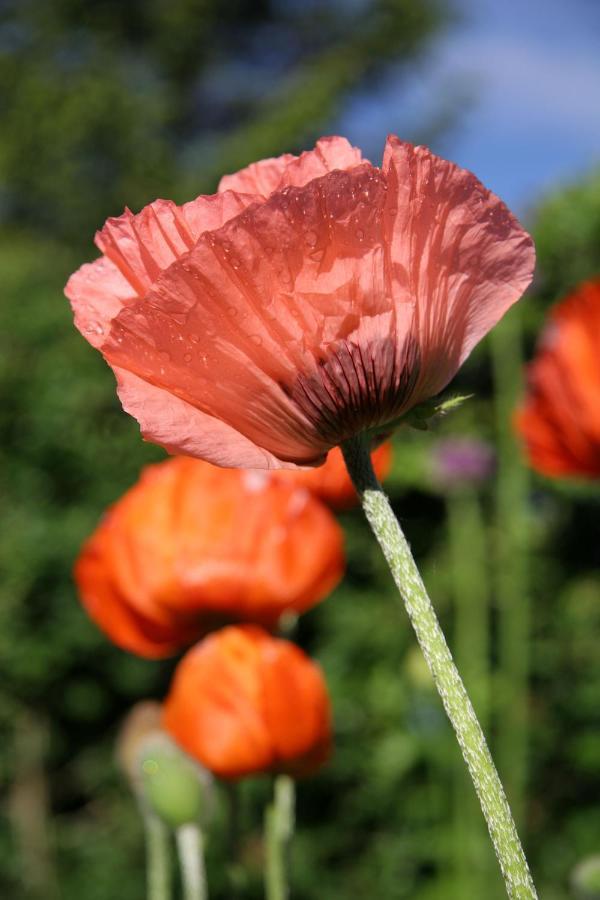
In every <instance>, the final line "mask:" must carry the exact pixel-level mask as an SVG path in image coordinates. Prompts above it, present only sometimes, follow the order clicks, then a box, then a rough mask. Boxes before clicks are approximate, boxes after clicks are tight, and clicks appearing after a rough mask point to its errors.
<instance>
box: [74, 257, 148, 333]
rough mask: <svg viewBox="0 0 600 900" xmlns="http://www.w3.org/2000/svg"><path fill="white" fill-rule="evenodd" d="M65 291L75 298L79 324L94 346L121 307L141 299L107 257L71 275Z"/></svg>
mask: <svg viewBox="0 0 600 900" xmlns="http://www.w3.org/2000/svg"><path fill="white" fill-rule="evenodd" d="M65 294H66V295H67V297H68V298H69V300H70V301H71V308H72V309H73V313H74V320H75V327H76V328H77V329H78V330H79V331H80V332H81V333H82V335H83V336H84V337H85V338H86V339H87V340H88V341H89V342H90V344H91V345H92V346H93V347H99V346H100V345H101V344H102V342H103V341H104V340H105V334H106V333H107V331H108V328H109V325H110V322H111V321H112V319H114V318H115V317H116V316H117V315H118V313H119V312H120V310H121V309H122V308H123V307H124V306H126V305H127V303H130V302H132V301H134V300H136V299H137V295H136V293H135V291H134V290H133V289H132V287H131V285H130V284H129V282H128V281H127V279H126V278H124V277H123V275H122V274H121V272H120V271H119V269H118V268H117V267H116V266H115V264H114V263H112V262H111V261H110V260H109V259H106V258H105V257H103V256H101V257H100V259H96V260H95V261H94V262H91V263H85V265H83V266H81V268H80V269H78V270H77V271H76V272H75V273H74V274H73V275H71V277H70V278H69V280H68V282H67V286H66V287H65Z"/></svg>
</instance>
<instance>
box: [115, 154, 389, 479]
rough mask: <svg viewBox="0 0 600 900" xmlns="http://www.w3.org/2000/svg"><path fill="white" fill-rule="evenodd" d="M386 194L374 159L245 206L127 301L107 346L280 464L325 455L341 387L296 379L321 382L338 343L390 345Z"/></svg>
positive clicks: (333, 436)
mask: <svg viewBox="0 0 600 900" xmlns="http://www.w3.org/2000/svg"><path fill="white" fill-rule="evenodd" d="M385 193H386V185H385V182H384V180H383V178H382V175H381V172H380V171H379V170H378V169H375V168H374V167H372V166H370V165H368V164H365V165H362V166H360V167H358V168H356V169H353V170H351V171H350V172H332V173H330V174H329V175H327V176H325V177H323V178H320V179H316V180H314V181H311V182H310V183H309V184H308V185H306V186H305V187H304V188H287V189H285V190H284V191H282V192H279V193H277V194H274V195H273V196H272V197H271V199H270V200H268V201H267V202H266V203H264V204H262V205H260V206H252V207H250V208H249V209H247V210H246V211H245V212H244V213H242V214H241V215H240V216H238V217H236V218H235V219H234V220H232V221H231V222H229V223H228V224H227V225H226V226H225V227H224V228H222V229H220V230H218V231H215V232H210V233H208V234H204V235H202V237H201V238H200V240H199V241H198V244H197V245H196V247H195V248H194V249H193V250H192V251H191V252H190V253H189V254H187V255H186V256H185V257H184V258H182V259H181V260H180V261H179V262H177V263H176V264H174V265H172V266H171V267H170V268H169V269H168V270H167V271H166V272H165V273H164V274H163V276H162V277H161V278H160V280H159V282H158V283H157V284H156V287H155V289H154V290H152V291H151V292H150V293H149V295H148V297H147V298H146V299H145V300H144V302H143V303H138V304H135V305H134V306H132V307H130V308H128V309H127V310H123V311H122V313H120V314H119V316H118V317H117V319H116V320H115V322H114V323H113V327H112V329H111V333H110V335H109V337H108V339H107V341H106V342H105V343H104V345H103V347H102V352H103V353H104V355H105V356H106V358H107V360H108V361H109V363H111V365H113V366H114V365H117V366H119V367H121V368H125V369H128V370H129V371H131V372H134V373H135V374H137V375H138V376H139V377H140V378H142V379H144V380H146V381H149V382H152V383H153V384H155V385H158V386H159V387H162V388H164V389H165V390H167V391H169V392H171V393H173V394H175V395H176V396H178V397H179V398H180V399H182V400H185V401H186V402H187V403H189V404H190V405H192V406H194V407H196V408H197V409H200V410H202V411H203V412H205V413H207V414H209V415H212V416H214V417H216V418H217V417H218V418H221V419H223V421H225V422H227V423H228V424H229V425H230V426H231V427H233V428H234V429H235V430H236V431H239V432H240V433H241V434H243V435H245V436H246V437H247V438H248V439H249V440H250V441H252V442H253V443H255V444H257V445H259V446H263V447H265V448H266V449H267V450H268V451H269V452H270V453H272V454H273V455H274V456H276V457H277V458H278V459H280V460H282V461H285V460H290V461H294V462H297V463H300V464H314V463H315V462H319V461H321V459H322V457H323V454H324V453H325V452H326V451H327V450H328V449H329V448H330V447H331V446H332V445H333V444H335V443H336V442H337V440H338V438H339V434H338V433H337V431H336V428H335V421H334V420H335V416H336V414H337V409H336V403H337V398H336V397H329V399H328V403H329V405H330V406H332V408H331V409H330V410H329V409H325V410H323V409H320V408H316V407H314V406H313V405H311V399H310V397H309V396H306V397H305V396H304V394H306V391H305V390H304V388H302V387H298V385H297V381H298V377H299V373H301V374H303V375H304V377H305V378H307V379H308V378H310V377H311V376H314V377H315V378H316V379H317V380H318V379H319V377H320V375H319V373H320V372H321V367H322V363H323V356H324V354H326V353H327V348H328V346H329V345H332V346H333V345H334V344H335V343H336V342H340V341H345V340H349V341H354V339H355V338H356V339H357V340H360V339H361V336H364V338H365V341H366V344H367V346H366V352H367V355H369V353H371V350H369V343H373V344H374V343H376V342H377V341H379V342H383V343H384V344H385V345H386V346H387V345H389V344H390V341H391V339H390V328H391V324H392V323H391V322H390V316H392V317H394V319H397V318H398V316H396V313H395V312H394V310H393V298H392V297H390V296H389V294H388V293H387V292H386V290H385V278H384V262H385V254H384V231H383V225H382V215H381V210H382V207H383V203H384V198H385ZM365 320H366V321H365ZM369 322H371V324H369ZM403 327H404V329H406V323H404V325H403ZM394 328H396V323H394ZM357 336H358V337H357ZM398 343H399V345H400V346H402V341H401V340H400V339H399V340H398ZM373 352H374V350H373ZM390 352H392V354H393V353H395V349H394V347H392V349H391V351H390ZM384 356H385V354H384ZM385 359H387V356H385ZM343 364H344V365H346V362H345V361H344V363H343ZM353 365H354V363H352V362H350V361H348V364H347V366H346V370H347V372H346V374H347V375H351V372H350V368H351V367H352V366H353ZM365 365H366V367H367V368H369V360H367V361H366V363H365ZM309 393H310V391H309ZM301 394H302V396H303V399H302V400H301V402H299V398H300V395H301ZM322 395H323V396H324V397H327V387H324V388H323V391H322ZM366 399H367V400H368V399H369V398H366ZM324 417H325V418H327V417H330V418H331V419H332V424H331V429H330V432H331V433H330V434H326V435H325V434H324V432H323V419H324ZM244 465H245V466H246V467H251V466H253V465H255V463H253V462H250V461H245V462H244Z"/></svg>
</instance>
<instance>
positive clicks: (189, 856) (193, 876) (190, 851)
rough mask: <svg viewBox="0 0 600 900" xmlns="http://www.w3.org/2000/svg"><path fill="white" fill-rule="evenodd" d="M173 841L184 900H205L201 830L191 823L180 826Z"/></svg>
mask: <svg viewBox="0 0 600 900" xmlns="http://www.w3.org/2000/svg"><path fill="white" fill-rule="evenodd" d="M175 840H176V841H177V854H178V856H179V869H180V872H181V883H182V885H183V896H184V898H185V900H207V897H208V887H207V883H206V870H205V868H204V836H203V834H202V829H201V828H200V826H199V825H195V824H193V823H191V822H189V823H188V824H187V825H181V826H180V827H179V828H178V829H177V831H176V832H175Z"/></svg>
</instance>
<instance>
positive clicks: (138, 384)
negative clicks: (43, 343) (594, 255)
mask: <svg viewBox="0 0 600 900" xmlns="http://www.w3.org/2000/svg"><path fill="white" fill-rule="evenodd" d="M96 243H97V245H98V247H99V248H100V250H101V251H102V253H103V254H104V255H103V256H102V257H101V258H100V259H98V260H96V261H95V262H94V263H91V264H88V265H84V266H82V268H81V269H79V271H78V272H76V273H75V274H74V275H73V276H72V278H71V279H70V281H69V283H68V285H67V288H66V293H67V296H68V297H69V298H70V299H71V301H72V305H73V308H74V311H75V322H76V325H77V327H78V328H79V329H80V330H81V332H82V333H83V334H84V335H85V337H86V338H87V339H88V340H89V341H90V343H92V344H93V345H94V346H96V347H98V348H99V349H100V350H101V352H102V354H103V355H104V357H105V359H106V360H107V361H108V363H109V364H110V365H111V366H112V368H113V370H114V372H115V374H116V376H117V380H118V385H119V386H118V390H119V396H120V398H121V402H122V403H123V406H124V408H125V409H126V410H127V411H128V412H130V413H131V414H132V415H134V416H135V417H136V418H137V419H138V421H139V422H140V425H141V428H142V432H143V434H144V435H145V437H147V438H148V439H149V440H152V441H155V442H156V443H159V444H162V445H163V446H164V447H166V448H167V449H168V450H171V451H173V452H183V453H186V454H189V455H191V456H198V457H201V458H203V459H207V460H210V461H211V462H214V463H217V464H219V465H223V466H240V467H246V468H261V467H262V468H270V467H277V468H279V467H282V466H283V467H286V466H287V467H293V466H295V465H303V466H305V465H318V464H320V463H321V462H322V461H323V460H324V458H325V454H326V453H327V452H328V451H329V450H330V449H331V448H332V447H335V446H337V445H339V444H340V443H342V442H343V441H344V440H346V439H347V438H349V437H351V436H353V435H354V434H356V433H358V432H361V431H364V430H366V429H375V431H376V433H382V434H383V433H387V432H388V431H390V430H391V428H392V427H393V424H394V423H395V422H396V421H397V420H398V419H399V417H401V416H402V415H404V413H406V412H407V411H408V410H409V409H410V408H411V407H413V406H414V405H415V404H418V403H419V402H421V401H423V400H425V399H427V398H429V397H432V396H433V395H435V394H437V393H439V391H441V390H442V389H443V388H444V387H445V386H446V385H447V384H448V382H449V381H450V379H451V378H452V377H453V375H454V374H455V372H456V371H457V369H458V368H459V366H460V365H461V363H462V362H463V361H464V360H465V358H466V357H467V356H468V355H469V353H470V352H471V350H472V349H473V347H474V346H475V344H476V343H477V342H478V341H479V340H480V339H481V338H482V337H483V336H484V335H485V334H486V333H487V331H489V329H490V328H491V327H492V326H493V325H495V324H496V322H497V321H498V320H499V319H500V318H501V316H502V315H503V314H504V313H505V312H506V310H507V309H508V308H509V307H510V306H511V304H513V303H514V302H515V301H516V300H518V299H519V297H520V296H521V294H522V293H523V291H524V290H525V288H526V287H527V285H528V284H529V281H530V279H531V275H532V270H533V265H534V252H533V245H532V241H531V239H530V237H529V236H528V235H527V234H526V233H525V232H524V231H523V229H522V228H521V226H520V225H519V223H518V222H517V220H516V219H515V217H514V216H513V215H512V214H511V213H510V212H509V210H508V209H507V208H506V206H505V205H504V204H503V203H502V202H501V201H500V200H499V199H498V198H497V197H496V196H495V195H494V194H492V193H490V192H489V191H488V190H487V189H486V188H485V187H484V186H483V185H482V184H481V183H480V182H479V181H478V180H477V179H476V178H475V176H474V175H472V174H471V173H470V172H467V171H465V170H464V169H460V168H459V167H458V166H456V165H454V164H453V163H450V162H447V161H446V160H444V159H441V158H439V157H437V156H435V155H434V154H432V153H431V152H430V151H429V150H428V149H427V148H426V147H413V146H411V145H410V144H407V143H404V142H402V141H400V140H398V138H395V137H390V138H389V139H388V142H387V144H386V148H385V152H384V157H383V163H382V166H381V168H379V167H376V166H373V165H371V164H370V163H369V162H367V161H364V160H362V158H361V154H360V151H359V150H357V149H356V148H354V147H351V146H350V145H349V144H348V142H347V141H346V140H345V139H344V138H340V137H332V138H323V139H322V140H320V141H318V143H317V145H316V147H315V149H314V150H312V151H310V152H307V153H303V154H302V155H301V156H299V157H294V156H290V155H289V154H286V155H285V156H281V157H279V158H278V159H269V160H263V161H262V162H259V163H255V164H253V165H251V166H249V167H248V168H247V169H244V170H243V171H241V172H238V173H237V174H236V175H229V176H226V177H225V178H223V179H222V181H221V184H220V186H219V193H218V194H216V195H214V196H212V197H199V198H198V199H196V200H194V201H192V202H191V203H187V204H185V205H184V206H182V207H178V206H176V205H175V204H174V203H172V202H170V201H166V200H157V201H156V202H155V203H152V204H151V205H150V206H147V207H146V208H145V209H143V210H142V212H141V213H139V214H138V215H132V213H130V212H129V211H127V212H126V213H125V214H124V215H123V216H121V217H120V218H116V219H109V220H108V221H107V222H106V224H105V226H104V227H103V228H102V230H101V231H100V232H99V233H98V234H97V235H96Z"/></svg>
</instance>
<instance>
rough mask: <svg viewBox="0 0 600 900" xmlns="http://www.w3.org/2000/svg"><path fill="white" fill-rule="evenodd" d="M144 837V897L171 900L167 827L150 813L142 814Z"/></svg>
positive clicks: (153, 899)
mask: <svg viewBox="0 0 600 900" xmlns="http://www.w3.org/2000/svg"><path fill="white" fill-rule="evenodd" d="M142 816H143V820H144V832H145V836H146V885H147V889H146V896H147V898H148V900H171V866H170V838H169V830H168V828H167V826H166V825H165V824H164V823H163V822H161V820H160V819H159V818H158V816H156V815H154V813H152V812H150V811H143V812H142Z"/></svg>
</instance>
